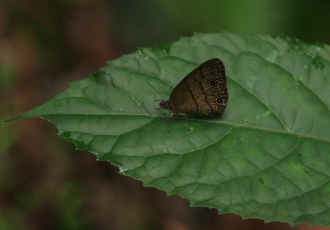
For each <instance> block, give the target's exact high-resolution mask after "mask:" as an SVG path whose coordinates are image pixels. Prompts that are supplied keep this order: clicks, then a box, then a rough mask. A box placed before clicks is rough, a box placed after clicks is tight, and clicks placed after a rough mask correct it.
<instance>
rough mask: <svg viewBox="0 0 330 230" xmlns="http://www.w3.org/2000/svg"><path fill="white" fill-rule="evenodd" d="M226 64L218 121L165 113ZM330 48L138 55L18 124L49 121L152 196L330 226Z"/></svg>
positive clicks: (281, 44)
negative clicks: (188, 83)
mask: <svg viewBox="0 0 330 230" xmlns="http://www.w3.org/2000/svg"><path fill="white" fill-rule="evenodd" d="M214 57H218V58H220V59H221V60H222V61H223V62H224V63H225V66H226V70H227V76H228V88H229V95H230V96H229V103H228V107H227V110H226V111H225V113H224V114H223V116H221V117H217V118H199V117H190V118H189V124H190V127H191V130H188V129H187V128H186V127H185V119H184V117H177V118H175V119H174V120H173V125H172V129H171V131H170V132H167V129H168V127H169V114H170V113H171V112H170V111H167V112H166V111H158V110H155V109H154V108H155V107H158V104H157V102H154V100H155V99H162V98H160V96H159V95H158V94H157V93H156V92H155V91H154V90H153V89H152V88H151V87H150V86H149V85H148V84H147V82H149V83H151V84H152V85H153V86H154V87H155V88H156V89H157V90H158V91H159V92H160V93H161V94H162V95H164V97H165V98H168V97H169V95H170V93H171V92H172V90H173V88H174V87H175V86H176V85H177V83H178V82H179V81H180V80H181V79H182V78H183V77H185V75H186V74H187V73H189V72H190V71H191V70H192V69H194V68H195V67H197V66H198V65H199V64H201V63H202V62H204V61H206V60H207V59H210V58H214ZM329 61H330V49H329V46H326V45H321V44H315V45H309V44H305V43H303V42H301V41H299V40H297V39H291V38H288V37H285V36H280V37H270V36H264V35H251V36H239V35H234V34H230V33H221V34H196V35H194V36H193V37H191V38H182V39H180V40H179V41H177V42H175V43H173V44H170V45H167V46H162V47H156V48H150V49H139V50H138V51H137V52H135V53H133V54H130V55H125V56H123V57H121V58H119V59H117V60H114V61H111V62H109V63H108V66H107V67H106V68H103V69H101V70H99V71H98V72H96V73H94V74H92V75H91V76H90V77H89V78H87V79H85V80H82V81H79V82H74V83H72V84H71V87H70V88H69V89H68V90H66V91H65V92H63V93H61V94H59V95H58V96H57V97H55V98H53V99H52V100H50V101H48V102H47V103H45V104H43V105H41V106H40V107H38V108H35V109H33V110H32V111H30V112H27V113H25V114H23V115H22V116H20V117H18V118H16V119H22V118H28V117H36V116H39V117H42V118H43V119H46V120H48V121H51V122H52V123H54V124H55V125H56V126H57V127H58V129H59V133H60V136H61V137H63V138H65V139H67V140H68V141H70V142H72V143H74V144H75V145H76V146H77V147H78V148H80V149H86V150H88V151H91V152H93V153H94V154H95V155H96V156H97V159H99V160H106V161H110V162H112V163H113V164H115V165H117V166H118V167H119V168H120V171H121V173H122V174H125V175H128V176H131V177H133V178H136V179H138V180H141V181H143V183H144V184H145V185H146V186H152V187H156V188H159V189H162V190H165V191H166V192H167V193H168V194H180V195H181V196H183V197H185V198H187V199H189V200H190V202H191V204H192V205H193V206H207V207H214V208H217V209H218V210H219V212H220V213H237V214H240V215H242V216H243V218H261V219H264V220H265V221H266V222H269V221H282V222H288V223H290V224H292V225H296V224H298V223H301V222H309V223H311V224H313V225H316V224H320V225H324V226H327V225H330V219H329V216H330V209H329V207H330V182H329V179H330V62H329Z"/></svg>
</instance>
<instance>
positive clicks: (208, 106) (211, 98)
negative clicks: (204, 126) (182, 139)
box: [158, 58, 229, 129]
mask: <svg viewBox="0 0 330 230" xmlns="http://www.w3.org/2000/svg"><path fill="white" fill-rule="evenodd" d="M228 96H229V95H228V88H227V78H226V73H225V66H224V64H223V62H222V61H221V60H220V59H218V58H213V59H210V60H208V61H206V62H204V63H203V64H201V65H200V66H198V67H197V68H196V69H194V70H193V71H192V72H191V73H189V74H188V75H187V76H186V77H185V78H184V79H183V80H182V81H181V82H180V83H179V84H178V85H177V86H176V87H175V88H174V90H173V92H172V94H171V96H170V99H169V100H167V101H166V100H162V101H161V102H160V103H159V106H160V108H158V109H168V110H171V111H172V112H173V113H172V114H171V117H172V116H173V115H174V114H180V115H184V116H185V117H186V122H187V127H188V128H189V125H188V120H187V116H186V114H194V115H197V116H215V115H219V114H222V113H223V112H224V111H225V109H226V107H227V102H228ZM169 129H170V127H169Z"/></svg>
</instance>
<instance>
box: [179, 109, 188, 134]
mask: <svg viewBox="0 0 330 230" xmlns="http://www.w3.org/2000/svg"><path fill="white" fill-rule="evenodd" d="M178 114H179V115H182V116H185V117H186V125H187V129H189V130H190V126H189V122H188V118H187V115H186V114H184V113H178Z"/></svg>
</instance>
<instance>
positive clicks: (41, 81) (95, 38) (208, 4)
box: [0, 0, 330, 230]
mask: <svg viewBox="0 0 330 230" xmlns="http://www.w3.org/2000/svg"><path fill="white" fill-rule="evenodd" d="M329 12H330V2H329V1H326V0H313V1H301V0H299V1H298V0H291V1H287V0H205V1H201V0H181V1H177V0H96V1H95V0H71V1H70V0H24V1H22V0H1V2H0V111H1V112H0V119H1V120H5V119H8V118H11V117H14V116H17V115H19V114H20V113H23V112H25V111H27V110H29V109H32V108H34V107H35V106H37V105H40V104H41V103H43V102H45V101H46V100H48V99H50V98H51V97H53V96H55V95H56V94H58V93H59V92H61V91H63V90H65V89H66V88H68V87H69V83H70V82H71V81H76V80H80V79H83V78H86V77H87V76H88V75H89V74H91V73H93V72H95V71H97V70H98V69H99V68H101V67H103V66H105V65H106V61H110V60H113V59H116V58H118V57H120V56H122V55H123V54H127V53H131V52H133V51H135V50H136V48H137V47H150V46H156V45H162V44H166V43H171V42H173V41H176V40H178V39H179V37H181V36H191V35H193V33H194V32H205V33H214V32H221V31H224V30H226V31H229V32H234V33H239V34H242V33H263V34H274V35H279V34H282V33H284V34H287V35H289V36H294V37H298V38H299V39H301V40H303V41H306V42H323V43H328V44H329V43H330V27H329V22H330V13H329ZM109 128H110V127H109ZM56 133H57V130H56V128H55V127H54V126H53V125H52V124H49V123H47V122H45V121H42V120H41V119H29V120H23V121H17V122H12V123H5V124H1V127H0V137H1V138H0V229H1V230H3V229H20V230H21V229H33V230H39V229H40V230H42V229H96V230H99V229H100V230H103V229H120V230H121V229H171V230H177V229H178V230H185V229H241V228H244V229H290V226H289V225H288V224H285V223H270V224H264V223H263V221H261V220H242V219H241V218H240V217H239V216H238V215H233V214H225V215H218V214H217V211H216V210H209V209H207V208H190V207H189V202H188V201H187V200H185V199H182V198H180V197H179V196H171V197H167V196H166V194H165V193H164V192H162V191H158V190H156V189H153V188H145V187H143V185H142V183H141V182H139V181H135V180H133V179H131V178H128V177H125V176H121V175H119V174H118V169H117V168H116V167H114V166H112V165H111V164H110V163H108V162H97V161H95V157H94V156H93V154H91V153H88V152H84V151H78V150H76V149H75V148H74V146H73V145H72V144H69V143H67V142H66V141H64V140H62V139H60V138H58V137H57V136H56V135H55V134H56ZM318 228H320V227H309V226H308V224H302V225H299V226H297V227H295V229H318Z"/></svg>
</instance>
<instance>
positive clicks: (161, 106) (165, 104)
mask: <svg viewBox="0 0 330 230" xmlns="http://www.w3.org/2000/svg"><path fill="white" fill-rule="evenodd" d="M159 109H170V106H169V104H168V101H165V100H162V101H160V103H159V108H158V110H159Z"/></svg>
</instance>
